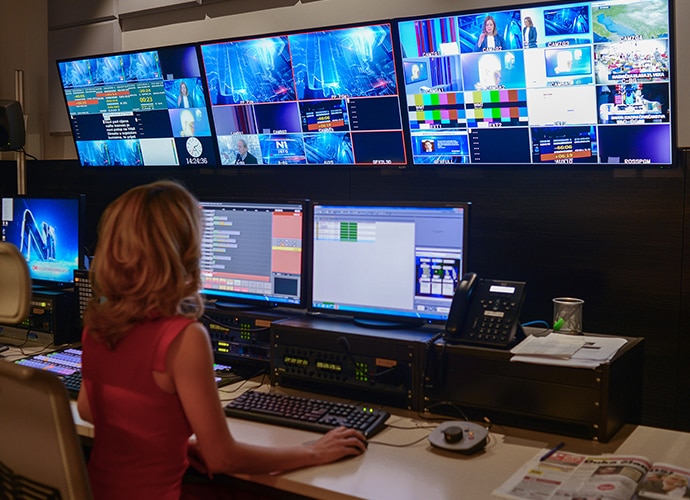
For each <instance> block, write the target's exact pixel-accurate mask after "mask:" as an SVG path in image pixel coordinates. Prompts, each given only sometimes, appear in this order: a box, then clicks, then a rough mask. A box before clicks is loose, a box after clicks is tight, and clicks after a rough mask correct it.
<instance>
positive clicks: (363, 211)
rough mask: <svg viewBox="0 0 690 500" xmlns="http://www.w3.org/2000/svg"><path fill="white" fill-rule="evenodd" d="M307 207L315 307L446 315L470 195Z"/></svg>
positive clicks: (355, 313)
mask: <svg viewBox="0 0 690 500" xmlns="http://www.w3.org/2000/svg"><path fill="white" fill-rule="evenodd" d="M312 211H313V213H312V217H313V231H312V236H311V237H312V245H313V248H312V253H313V255H312V269H311V273H312V282H313V285H312V299H311V308H312V309H314V310H316V311H320V312H327V313H336V314H343V315H351V316H352V317H354V318H355V319H358V320H379V321H384V322H388V321H390V322H393V323H396V322H400V323H403V324H405V323H417V324H419V323H432V322H433V323H440V322H445V320H446V319H447V317H448V311H449V310H450V305H451V301H452V298H453V293H454V291H455V287H456V285H457V283H458V277H462V275H463V273H464V272H465V267H466V248H467V241H468V227H469V224H468V221H469V204H468V203H452V204H442V203H437V204H433V203H418V204H404V203H391V204H380V203H362V204H358V203H314V204H313V205H312ZM384 324H385V323H384Z"/></svg>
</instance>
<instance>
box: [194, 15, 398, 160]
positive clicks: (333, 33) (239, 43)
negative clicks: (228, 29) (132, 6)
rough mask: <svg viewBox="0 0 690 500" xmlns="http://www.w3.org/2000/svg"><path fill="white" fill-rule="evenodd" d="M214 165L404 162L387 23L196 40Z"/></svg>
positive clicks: (393, 63) (395, 80)
mask: <svg viewBox="0 0 690 500" xmlns="http://www.w3.org/2000/svg"><path fill="white" fill-rule="evenodd" d="M201 54H202V60H203V65H204V68H205V74H206V78H207V79H208V88H209V91H210V100H211V104H212V107H213V121H214V124H215V130H216V135H217V140H218V147H219V152H220V159H221V164H222V165H285V164H303V165H307V164H308V165H375V166H380V165H405V164H406V162H407V153H406V148H405V138H404V133H403V124H402V117H401V107H400V100H399V89H398V83H397V70H396V64H395V57H394V55H393V40H392V37H391V25H390V23H371V24H367V25H356V26H348V27H337V28H327V29H326V28H324V29H320V30H318V31H311V32H304V33H283V34H277V35H270V36H263V37H256V38H249V39H233V40H221V41H217V42H209V43H203V44H202V45H201Z"/></svg>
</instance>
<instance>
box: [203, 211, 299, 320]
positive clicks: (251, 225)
mask: <svg viewBox="0 0 690 500" xmlns="http://www.w3.org/2000/svg"><path fill="white" fill-rule="evenodd" d="M200 203H201V209H202V212H203V215H204V221H205V223H204V233H203V238H202V244H201V251H202V256H201V278H202V293H203V294H204V295H205V296H206V297H207V298H208V299H209V300H215V301H216V305H217V306H219V307H238V308H243V307H247V306H248V305H254V306H261V307H275V306H287V307H300V306H302V305H303V290H304V255H305V254H304V245H303V236H304V234H305V232H304V231H305V209H304V202H266V203H263V202H240V201H201V202H200Z"/></svg>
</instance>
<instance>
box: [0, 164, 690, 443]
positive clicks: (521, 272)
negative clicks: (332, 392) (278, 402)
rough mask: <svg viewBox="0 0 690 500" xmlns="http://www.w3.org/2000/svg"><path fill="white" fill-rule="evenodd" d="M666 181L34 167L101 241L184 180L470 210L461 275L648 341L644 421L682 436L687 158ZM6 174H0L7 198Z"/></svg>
mask: <svg viewBox="0 0 690 500" xmlns="http://www.w3.org/2000/svg"><path fill="white" fill-rule="evenodd" d="M678 163H679V164H678V166H677V167H676V168H674V169H669V170H623V169H609V168H595V167H578V168H559V167H534V168H525V167H513V168H507V167H490V166H487V167H483V168H477V167H467V168H460V169H448V168H446V169H443V168H439V169H436V168H421V169H417V168H408V169H375V168H346V167H335V168H320V167H283V168H272V167H246V168H244V169H241V170H238V169H235V168H230V169H227V170H222V169H221V170H212V169H207V170H175V169H157V168H152V169H139V170H136V169H132V170H129V169H120V170H103V169H80V168H79V166H78V163H77V162H76V161H71V160H65V161H38V162H37V161H29V162H28V165H27V171H28V181H27V191H28V192H29V193H31V194H32V195H34V196H36V195H46V196H47V195H67V194H77V193H85V194H86V195H87V210H88V214H87V226H88V227H87V230H88V231H87V234H88V239H89V241H90V244H91V245H93V244H94V243H95V237H96V236H95V234H96V233H95V231H96V223H97V219H98V217H99V215H100V213H101V211H102V209H103V208H104V207H105V206H106V205H107V203H108V202H110V201H111V200H112V199H113V198H114V197H115V196H117V195H118V194H120V193H121V192H123V191H125V190H126V189H127V188H129V187H131V186H134V185H137V184H141V183H144V182H149V181H152V180H155V179H159V178H177V179H180V180H182V181H184V182H185V183H186V184H187V185H188V186H189V187H190V188H191V189H192V191H193V192H194V193H195V194H196V195H197V196H198V197H200V198H203V197H211V196H213V197H217V196H228V197H235V198H252V199H271V198H275V197H276V196H279V197H287V198H309V199H317V200H345V199H353V200H391V201H395V200H414V201H416V200H446V201H461V200H462V201H470V202H472V210H471V223H470V224H471V239H470V248H469V258H468V262H469V268H470V269H472V270H474V271H476V272H478V273H480V275H482V276H486V277H488V278H503V279H512V280H523V281H526V282H527V299H526V303H525V307H524V309H523V314H522V321H523V322H526V321H531V320H546V321H550V316H551V312H552V304H551V299H552V298H553V297H555V296H559V295H571V296H576V297H581V298H583V299H584V300H585V307H584V328H585V330H586V331H588V332H596V333H608V334H614V335H625V336H642V337H645V338H646V339H647V341H646V345H645V366H644V371H645V384H644V387H643V388H642V391H643V423H645V424H648V425H654V426H662V427H670V428H678V429H683V430H690V417H689V416H688V415H690V412H689V411H688V410H689V408H688V406H689V405H690V402H689V401H688V398H687V395H688V394H689V393H690V391H689V389H690V384H689V383H688V380H690V377H689V375H690V369H689V368H688V366H687V364H686V360H687V359H689V358H690V331H689V329H688V327H687V326H686V325H687V324H688V322H689V321H690V293H689V292H690V285H688V279H687V276H686V274H687V271H686V270H685V269H686V267H687V263H688V262H690V260H689V259H690V247H689V246H688V245H687V244H686V242H685V240H684V235H685V234H686V233H687V230H688V229H690V225H689V224H690V208H686V205H687V203H686V200H688V199H690V198H689V197H690V188H689V187H688V186H687V182H686V178H687V175H686V170H687V165H686V164H687V159H686V153H685V152H681V154H680V160H679V162H678ZM15 183H16V177H15V173H14V164H13V163H11V162H2V163H0V185H1V186H2V193H3V194H11V195H13V194H14V193H15V192H16V191H15V189H16V187H15V186H16V184H15Z"/></svg>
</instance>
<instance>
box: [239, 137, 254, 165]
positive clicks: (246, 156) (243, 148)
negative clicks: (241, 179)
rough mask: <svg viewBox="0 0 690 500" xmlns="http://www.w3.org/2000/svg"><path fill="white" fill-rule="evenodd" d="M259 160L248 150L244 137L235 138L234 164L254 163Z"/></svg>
mask: <svg viewBox="0 0 690 500" xmlns="http://www.w3.org/2000/svg"><path fill="white" fill-rule="evenodd" d="M258 163H259V162H258V161H257V159H256V156H254V155H253V154H251V153H250V152H249V146H247V141H246V140H244V139H238V140H237V155H236V156H235V165H256V164H258Z"/></svg>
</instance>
